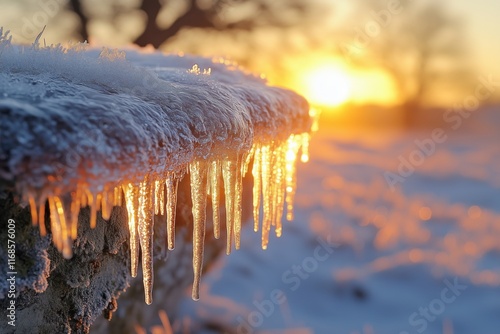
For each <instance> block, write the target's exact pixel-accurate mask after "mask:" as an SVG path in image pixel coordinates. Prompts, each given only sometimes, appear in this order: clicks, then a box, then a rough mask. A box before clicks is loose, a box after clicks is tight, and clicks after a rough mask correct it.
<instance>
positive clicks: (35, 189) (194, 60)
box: [0, 30, 311, 332]
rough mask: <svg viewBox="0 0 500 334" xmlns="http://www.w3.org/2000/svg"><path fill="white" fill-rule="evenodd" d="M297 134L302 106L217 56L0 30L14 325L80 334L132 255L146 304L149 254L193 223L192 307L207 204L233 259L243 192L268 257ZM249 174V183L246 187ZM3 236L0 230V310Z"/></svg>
mask: <svg viewBox="0 0 500 334" xmlns="http://www.w3.org/2000/svg"><path fill="white" fill-rule="evenodd" d="M310 126H311V119H310V116H309V106H308V103H307V101H306V100H305V99H304V98H302V97H300V96H299V95H297V94H295V93H293V92H291V91H289V90H286V89H282V88H277V87H272V86H269V85H268V84H267V83H266V81H265V80H264V79H263V78H261V77H257V76H254V75H252V74H249V73H246V72H244V71H243V70H242V69H240V68H238V67H237V66H236V65H235V64H232V63H229V62H227V61H224V60H213V59H206V58H200V57H189V56H173V55H164V54H161V53H158V52H156V53H144V52H142V51H141V50H128V51H126V52H125V51H117V50H108V49H102V50H96V49H87V48H86V46H85V45H76V46H74V47H72V48H69V49H65V48H62V47H60V46H51V47H40V46H39V44H38V41H36V42H35V43H34V44H33V45H32V46H16V45H13V44H12V43H11V41H10V40H9V38H8V34H5V33H2V32H1V30H0V206H1V208H0V212H1V213H0V219H1V221H0V224H1V226H2V227H1V228H2V231H6V230H7V228H8V224H9V222H10V223H12V222H15V225H16V226H15V228H16V235H15V242H16V258H15V270H16V272H17V274H16V280H15V281H16V284H15V289H16V291H15V294H16V298H15V300H16V301H15V303H16V307H17V309H16V315H17V317H18V318H21V317H23V318H24V317H29V314H31V318H30V326H31V325H33V326H42V327H40V328H42V329H40V330H41V331H42V332H43V331H44V330H48V331H50V330H55V331H56V332H60V331H65V332H75V331H76V332H87V331H88V329H89V325H90V324H91V323H92V321H94V319H95V318H96V317H97V315H98V314H100V313H101V312H102V311H103V310H106V311H107V312H108V311H109V312H111V311H113V310H114V308H116V302H115V299H116V298H117V297H118V295H119V294H120V293H121V291H123V290H124V289H125V288H126V287H127V285H128V284H129V278H130V276H129V275H131V276H133V277H135V276H136V275H137V273H138V269H141V268H140V267H139V258H140V259H141V262H142V273H143V282H144V291H145V301H146V303H148V304H150V303H151V302H152V296H153V278H154V274H153V262H154V261H153V256H154V255H153V253H154V252H153V248H154V247H153V246H154V245H155V243H156V244H159V245H160V246H159V248H160V253H163V254H165V253H166V252H167V250H166V248H168V249H169V250H172V249H173V248H174V246H175V242H176V237H175V228H176V225H179V224H181V225H183V226H190V225H192V232H191V233H192V240H193V251H192V253H193V262H192V263H193V273H194V284H193V298H194V299H197V298H199V284H200V276H201V272H202V269H203V252H204V243H205V239H206V237H205V234H206V232H205V230H206V228H207V226H206V225H207V224H206V221H207V207H208V208H216V210H211V209H210V211H209V213H210V214H209V221H210V222H211V225H210V227H209V229H210V232H211V233H212V234H213V236H214V237H215V239H219V237H221V236H222V237H223V238H224V240H225V248H226V253H230V251H231V249H232V248H233V247H235V248H236V249H237V248H239V245H240V232H241V226H242V221H243V219H242V209H241V208H242V198H243V197H242V190H244V189H243V188H244V187H252V193H253V200H251V203H250V206H251V207H253V210H252V211H253V216H254V227H255V230H256V231H257V230H260V231H261V233H262V247H263V248H266V246H267V242H268V235H269V233H270V231H271V227H273V228H274V230H275V233H276V234H277V235H281V218H282V215H284V212H285V214H286V216H287V218H289V219H291V218H293V212H292V210H293V196H294V192H295V160H296V157H297V154H298V153H299V151H300V149H301V147H302V154H303V158H305V157H306V155H307V152H306V149H307V144H308V139H309V134H308V132H309V129H310ZM247 172H248V174H249V175H252V176H253V180H254V182H253V185H252V182H249V183H248V184H243V181H242V180H243V178H244V176H245V175H246V174H247ZM185 175H188V176H189V178H188V179H187V178H186V180H188V181H183V180H185V178H184V176H185ZM179 182H181V184H184V186H182V185H181V186H180V188H179V193H178V190H177V189H178V184H179ZM207 195H208V196H207ZM178 196H179V198H177V197H178ZM219 199H220V200H221V201H222V200H223V203H219ZM207 200H209V201H210V202H211V205H208V206H207ZM191 203H192V205H191ZM179 206H181V207H189V210H184V209H181V210H180V209H179ZM219 206H222V208H221V210H219ZM261 209H262V210H261ZM176 212H177V213H179V212H181V214H180V215H181V217H180V218H179V217H176ZM185 212H189V213H185ZM191 215H192V216H191ZM261 216H262V217H261ZM155 220H157V222H156V225H158V224H159V223H161V225H162V227H161V228H160V230H158V228H159V227H158V226H155ZM226 221H227V223H226ZM31 223H33V224H34V225H38V227H39V229H35V228H33V227H32V226H31ZM155 231H156V233H157V234H160V236H156V239H158V238H161V240H160V241H158V240H155V239H154V238H153V234H154V232H155ZM158 231H160V232H158ZM190 231H191V230H190ZM8 238H10V236H8V235H6V234H5V233H3V232H2V235H1V237H0V239H1V240H0V241H1V242H2V247H0V265H1V268H0V273H1V275H0V276H1V277H0V279H1V283H0V304H1V305H0V306H1V307H2V309H3V310H6V308H7V306H8V305H9V303H10V300H9V298H10V297H9V293H8V292H9V288H11V286H9V284H8V283H7V281H6V278H7V277H8V273H7V272H8V270H7V269H8V263H7V262H8V261H7V260H8V252H7V247H6V246H5V245H7V242H8V240H7V239H8ZM125 241H128V242H125ZM54 247H55V249H57V250H58V251H54V250H53V249H54ZM161 248H163V249H161ZM174 253H175V251H174ZM139 254H141V256H140V257H139ZM61 255H62V256H61ZM125 255H126V256H125ZM63 257H64V258H66V259H67V260H65V259H63ZM139 272H141V271H140V270H139ZM61 281H64V282H63V284H61ZM61 285H64V286H65V287H66V289H62V290H61V291H55V290H57V289H61ZM58 287H59V288H58ZM62 296H64V298H67V300H64V299H63V300H62V301H59V300H57V298H63V297H62ZM62 305H64V307H62ZM4 306H5V307H4ZM68 308H69V309H68ZM54 310H55V311H54ZM21 314H23V315H21ZM23 321H25V320H24V319H23ZM2 323H4V322H2ZM17 325H18V326H22V324H21V323H20V322H18V323H17ZM43 326H46V327H43ZM47 326H48V327H47ZM43 328H45V329H43ZM4 329H12V328H9V327H6V328H4ZM18 329H19V327H18ZM2 332H3V330H2Z"/></svg>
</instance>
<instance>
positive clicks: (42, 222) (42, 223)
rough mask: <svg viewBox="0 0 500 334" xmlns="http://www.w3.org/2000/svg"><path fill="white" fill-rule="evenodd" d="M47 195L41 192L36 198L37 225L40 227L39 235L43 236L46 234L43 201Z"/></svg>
mask: <svg viewBox="0 0 500 334" xmlns="http://www.w3.org/2000/svg"><path fill="white" fill-rule="evenodd" d="M46 201H47V197H46V196H45V195H44V194H42V195H41V196H40V198H39V200H38V210H39V211H38V225H39V227H40V235H41V236H42V237H44V236H45V235H47V230H46V228H45V202H46Z"/></svg>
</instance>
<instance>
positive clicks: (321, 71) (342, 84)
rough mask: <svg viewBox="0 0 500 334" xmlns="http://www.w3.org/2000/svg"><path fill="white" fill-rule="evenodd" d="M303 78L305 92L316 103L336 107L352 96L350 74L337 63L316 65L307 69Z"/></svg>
mask: <svg viewBox="0 0 500 334" xmlns="http://www.w3.org/2000/svg"><path fill="white" fill-rule="evenodd" d="M303 80H304V81H303V83H302V84H303V85H304V88H303V93H304V95H305V96H306V97H307V98H308V100H309V101H310V102H311V103H312V104H314V105H318V106H329V107H335V106H338V105H341V104H342V103H345V102H346V101H347V100H349V98H350V95H351V82H350V78H349V75H348V74H347V73H346V72H345V71H344V70H343V69H342V68H340V67H338V66H336V65H329V64H327V65H321V66H318V67H315V68H313V69H311V70H309V71H307V73H306V74H305V76H304V78H303Z"/></svg>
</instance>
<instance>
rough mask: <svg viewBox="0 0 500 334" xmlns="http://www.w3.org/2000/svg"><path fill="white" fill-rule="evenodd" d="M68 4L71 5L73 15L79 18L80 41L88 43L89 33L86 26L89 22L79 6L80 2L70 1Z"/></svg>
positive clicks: (76, 0) (78, 0)
mask: <svg viewBox="0 0 500 334" xmlns="http://www.w3.org/2000/svg"><path fill="white" fill-rule="evenodd" d="M70 4H71V7H72V8H73V11H74V12H75V14H76V15H78V17H79V18H80V29H79V31H78V32H79V33H80V36H81V37H82V39H83V40H84V41H87V42H88V40H89V32H88V29H87V24H88V21H89V20H88V18H87V16H86V15H85V14H84V12H83V9H82V4H81V2H80V0H70Z"/></svg>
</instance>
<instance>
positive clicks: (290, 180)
mask: <svg viewBox="0 0 500 334" xmlns="http://www.w3.org/2000/svg"><path fill="white" fill-rule="evenodd" d="M301 143H302V136H301V135H298V136H294V135H291V136H290V138H288V141H287V151H286V177H285V178H286V199H285V202H286V209H287V213H286V219H287V220H288V221H291V220H293V217H294V215H293V201H294V198H295V189H296V187H297V182H296V176H295V174H296V168H295V162H296V160H297V153H298V152H299V149H300V145H301Z"/></svg>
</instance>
